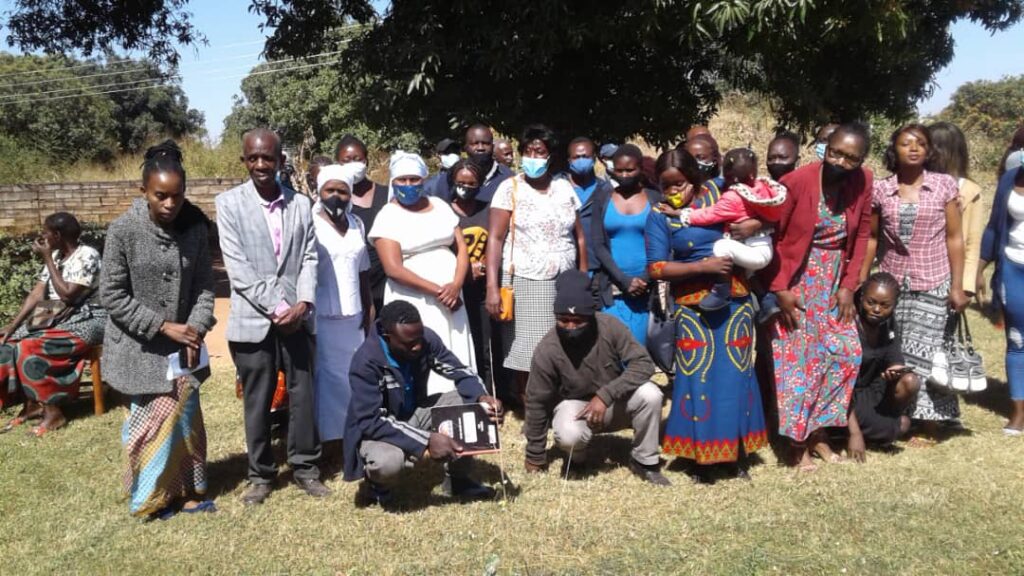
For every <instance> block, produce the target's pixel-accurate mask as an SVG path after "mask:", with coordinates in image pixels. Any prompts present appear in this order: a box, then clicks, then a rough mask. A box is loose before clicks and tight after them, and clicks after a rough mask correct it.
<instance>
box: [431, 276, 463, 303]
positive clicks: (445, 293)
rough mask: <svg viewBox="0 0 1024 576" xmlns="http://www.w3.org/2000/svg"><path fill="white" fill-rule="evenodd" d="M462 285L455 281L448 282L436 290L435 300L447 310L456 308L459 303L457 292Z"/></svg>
mask: <svg viewBox="0 0 1024 576" xmlns="http://www.w3.org/2000/svg"><path fill="white" fill-rule="evenodd" d="M460 292H462V286H461V285H459V284H458V283H457V282H449V283H447V284H445V285H444V286H441V288H439V289H438V291H437V300H438V301H439V302H441V304H442V305H444V307H445V308H447V309H449V310H456V309H457V307H458V306H457V305H458V304H459V293H460Z"/></svg>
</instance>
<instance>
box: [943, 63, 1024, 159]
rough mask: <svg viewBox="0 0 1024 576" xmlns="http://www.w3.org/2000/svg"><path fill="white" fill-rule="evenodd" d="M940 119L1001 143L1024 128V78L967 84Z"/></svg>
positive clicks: (955, 95) (1011, 77)
mask: <svg viewBox="0 0 1024 576" xmlns="http://www.w3.org/2000/svg"><path fill="white" fill-rule="evenodd" d="M951 100H952V102H950V104H949V106H947V107H946V108H945V109H944V110H943V111H942V113H941V114H939V117H940V118H941V119H943V120H949V121H951V122H955V123H957V124H959V125H960V127H961V128H963V129H964V130H970V131H973V132H978V133H981V134H984V135H985V136H988V137H989V138H993V139H995V140H997V141H999V142H1000V143H1006V142H1009V141H1010V138H1011V137H1012V136H1013V132H1014V131H1015V130H1017V128H1019V127H1021V126H1024V75H1022V76H1009V77H1006V78H1003V79H1002V80H996V81H988V80H979V81H977V82H968V83H967V84H964V85H962V86H960V87H959V88H957V89H956V92H954V93H953V97H952V98H951Z"/></svg>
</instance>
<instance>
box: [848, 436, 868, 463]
mask: <svg viewBox="0 0 1024 576" xmlns="http://www.w3.org/2000/svg"><path fill="white" fill-rule="evenodd" d="M865 452H867V446H865V445H864V434H861V433H860V432H857V433H854V432H850V440H849V441H848V442H847V443H846V453H847V455H848V456H849V457H850V458H852V459H853V461H854V462H857V463H859V464H863V463H864V460H865V459H866V457H865Z"/></svg>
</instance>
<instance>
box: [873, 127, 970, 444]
mask: <svg viewBox="0 0 1024 576" xmlns="http://www.w3.org/2000/svg"><path fill="white" fill-rule="evenodd" d="M930 157H931V141H930V136H929V134H928V129H927V128H925V127H924V126H922V125H920V124H908V125H907V126H904V127H902V128H900V129H898V130H896V131H895V132H893V135H892V138H891V140H890V143H889V148H888V149H887V150H886V151H885V164H886V168H888V169H889V171H890V172H892V173H893V175H892V176H890V177H888V178H886V179H884V180H879V181H878V182H875V187H874V192H873V199H872V204H873V205H874V210H875V213H874V215H873V216H872V223H871V230H872V237H871V242H870V243H869V245H868V254H867V255H868V260H867V261H866V262H865V263H864V267H863V270H862V272H861V275H862V277H866V276H867V273H868V270H869V268H870V265H871V260H873V259H874V257H875V253H876V251H877V254H878V257H879V269H880V270H882V271H883V272H888V273H889V274H892V275H893V276H895V277H896V279H897V280H899V281H900V284H901V286H902V293H903V296H902V297H901V298H900V303H899V306H898V307H897V308H896V323H897V324H898V326H899V328H900V334H901V337H902V347H903V355H904V356H905V357H906V361H907V366H910V367H911V368H913V369H914V372H915V373H917V375H918V376H920V377H921V379H922V381H924V382H925V383H926V384H925V386H922V387H921V390H920V391H919V392H918V393H917V405H916V407H915V408H914V410H913V412H912V413H911V418H913V419H914V420H915V421H917V423H918V424H919V425H920V432H921V435H920V436H918V437H916V438H913V439H911V443H912V445H916V446H931V445H933V444H934V443H935V442H936V441H937V439H938V435H939V428H938V424H939V422H943V421H947V422H949V421H956V420H958V419H959V418H960V403H959V402H958V401H957V397H956V395H955V394H953V393H952V392H951V391H949V390H943V389H941V388H937V387H935V386H934V385H931V386H929V385H928V380H927V379H928V378H929V376H930V375H931V371H932V356H933V355H934V354H935V352H936V351H938V349H939V346H941V344H942V341H943V333H944V329H945V326H946V322H947V320H948V319H949V315H950V312H951V311H953V310H955V311H956V312H962V311H963V310H964V308H966V307H967V303H968V301H969V300H968V297H967V294H966V293H964V290H963V278H964V238H963V234H962V232H961V213H960V205H959V202H958V200H957V198H958V197H959V190H958V187H957V181H956V179H954V178H953V177H952V176H949V175H947V174H939V173H937V172H930V171H928V170H926V169H925V164H926V163H927V162H928V160H929V159H930Z"/></svg>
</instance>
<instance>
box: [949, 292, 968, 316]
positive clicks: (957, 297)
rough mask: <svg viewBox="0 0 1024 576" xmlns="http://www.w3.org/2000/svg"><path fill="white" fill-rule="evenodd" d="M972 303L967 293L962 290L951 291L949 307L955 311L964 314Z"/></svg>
mask: <svg viewBox="0 0 1024 576" xmlns="http://www.w3.org/2000/svg"><path fill="white" fill-rule="evenodd" d="M970 302H971V299H970V298H968V297H967V293H965V292H964V291H963V290H962V289H958V290H950V291H949V307H950V308H952V309H953V310H956V311H957V312H963V311H964V309H965V308H967V305H968V304H970Z"/></svg>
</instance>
